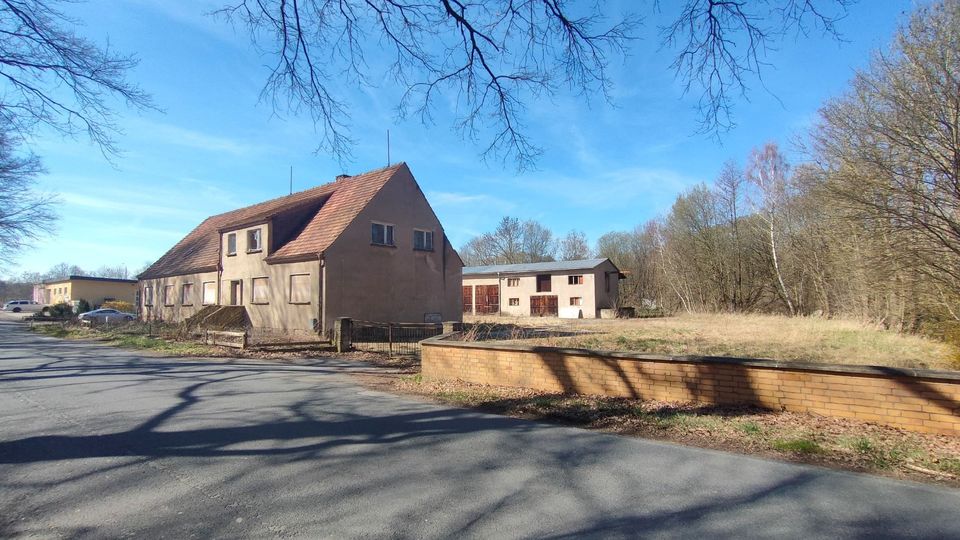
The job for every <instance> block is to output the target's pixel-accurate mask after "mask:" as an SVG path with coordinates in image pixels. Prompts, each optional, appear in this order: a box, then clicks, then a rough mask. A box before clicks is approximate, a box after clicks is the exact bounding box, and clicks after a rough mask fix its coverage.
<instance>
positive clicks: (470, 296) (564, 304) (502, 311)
mask: <svg viewBox="0 0 960 540" xmlns="http://www.w3.org/2000/svg"><path fill="white" fill-rule="evenodd" d="M622 278H623V274H622V273H621V272H620V270H619V269H618V268H617V267H616V266H615V265H614V264H613V263H612V262H610V259H586V260H579V261H556V262H543V263H524V264H495V265H489V266H466V267H464V268H463V312H464V313H465V314H468V315H513V316H533V317H562V318H586V319H593V318H597V317H599V316H600V310H602V309H615V308H616V303H617V296H618V294H619V284H620V279H622Z"/></svg>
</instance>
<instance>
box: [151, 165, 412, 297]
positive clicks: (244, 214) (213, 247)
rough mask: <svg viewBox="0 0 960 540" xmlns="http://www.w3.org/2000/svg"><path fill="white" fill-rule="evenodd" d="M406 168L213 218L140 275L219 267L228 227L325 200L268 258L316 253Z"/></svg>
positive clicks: (278, 259) (341, 181)
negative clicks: (301, 226)
mask: <svg viewBox="0 0 960 540" xmlns="http://www.w3.org/2000/svg"><path fill="white" fill-rule="evenodd" d="M406 167H407V165H406V164H405V163H399V164H397V165H392V166H390V167H385V168H382V169H377V170H374V171H370V172H366V173H363V174H360V175H356V176H350V177H346V178H343V179H339V180H337V181H335V182H330V183H329V184H324V185H322V186H317V187H315V188H311V189H308V190H305V191H300V192H297V193H294V194H292V195H287V196H285V197H279V198H277V199H271V200H269V201H265V202H262V203H259V204H254V205H252V206H247V207H246V208H240V209H238V210H232V211H230V212H226V213H223V214H218V215H216V216H212V217H209V218H207V219H205V220H204V221H203V223H201V224H200V225H198V226H197V228H195V229H193V230H192V231H190V234H188V235H187V236H185V237H184V238H183V240H180V241H179V242H177V244H176V245H174V246H173V247H172V248H170V250H169V251H167V252H166V253H165V254H164V255H163V256H162V257H160V259H158V260H157V262H155V263H153V264H152V265H151V266H150V267H149V268H147V269H146V270H145V271H144V272H143V273H141V274H140V276H139V277H140V279H151V278H157V277H163V276H176V275H182V274H193V273H196V272H209V271H213V270H216V269H217V265H218V263H219V257H220V231H221V230H222V229H227V228H230V227H234V226H239V225H243V224H253V223H256V222H257V221H267V220H268V219H269V218H270V217H272V216H273V215H275V214H277V213H279V212H283V211H285V210H289V209H291V208H296V207H302V206H303V205H305V204H310V203H312V202H313V203H322V206H321V207H320V210H319V211H318V212H317V214H316V215H315V216H314V217H313V218H312V219H310V221H309V222H308V223H307V225H306V227H304V229H303V231H301V232H300V234H298V235H297V236H295V237H294V238H293V239H292V240H290V241H289V242H287V243H286V244H285V245H283V246H281V247H280V248H279V249H277V251H275V252H274V253H272V254H271V255H270V256H269V257H268V258H267V261H268V262H283V261H289V260H302V259H304V258H307V257H311V256H316V255H317V254H318V253H320V252H322V251H324V250H325V249H327V248H328V247H329V246H330V244H332V243H333V241H334V240H336V239H337V237H338V236H340V233H342V232H343V229H344V228H346V226H347V225H348V224H349V223H350V222H351V221H353V219H354V218H355V217H356V216H357V214H358V213H360V211H361V210H363V208H364V207H365V206H366V205H367V203H369V202H370V199H372V198H373V196H374V195H376V193H377V192H378V191H380V188H382V187H383V186H384V184H386V183H387V181H388V180H390V178H392V177H393V175H394V174H395V173H396V172H397V171H398V170H400V169H402V168H403V169H405V168H406Z"/></svg>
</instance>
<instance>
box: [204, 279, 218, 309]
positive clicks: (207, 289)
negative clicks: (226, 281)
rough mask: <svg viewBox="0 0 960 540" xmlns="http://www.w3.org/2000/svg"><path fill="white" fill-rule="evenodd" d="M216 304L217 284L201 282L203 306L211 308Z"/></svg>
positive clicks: (214, 282)
mask: <svg viewBox="0 0 960 540" xmlns="http://www.w3.org/2000/svg"><path fill="white" fill-rule="evenodd" d="M216 303H217V282H216V281H204V282H203V305H205V306H211V305H213V304H216Z"/></svg>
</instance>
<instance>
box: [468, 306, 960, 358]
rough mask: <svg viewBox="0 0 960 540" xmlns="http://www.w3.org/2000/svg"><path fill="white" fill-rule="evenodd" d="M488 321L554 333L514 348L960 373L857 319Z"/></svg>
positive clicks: (920, 347) (932, 349)
mask: <svg viewBox="0 0 960 540" xmlns="http://www.w3.org/2000/svg"><path fill="white" fill-rule="evenodd" d="M485 320H486V321H491V322H492V321H496V322H498V323H514V324H516V325H518V326H524V327H537V328H539V329H540V330H541V331H546V332H541V335H540V336H539V337H537V336H535V337H531V338H527V339H518V338H516V337H515V336H506V337H507V341H508V342H516V343H522V344H525V345H543V346H555V347H573V348H586V349H600V350H615V351H628V352H643V353H654V354H668V355H688V354H689V355H704V356H733V357H741V358H768V359H773V360H781V361H800V362H819V363H836V364H855V365H882V366H891V367H909V368H925V369H946V370H956V369H960V352H958V351H957V349H956V348H955V347H953V346H951V345H948V344H946V343H942V342H939V341H936V340H933V339H929V338H925V337H922V336H917V335H909V334H898V333H896V332H891V331H888V330H884V329H881V328H876V327H873V326H870V325H866V324H863V323H860V322H856V321H850V320H837V319H824V318H819V317H783V316H776V315H745V314H684V315H678V316H674V317H663V318H650V319H618V320H593V319H585V320H567V319H537V318H523V319H513V318H510V319H507V318H496V319H485ZM551 330H552V331H553V333H554V334H556V333H561V332H560V331H561V330H563V331H565V332H564V333H566V334H568V335H550V332H549V331H551ZM544 334H545V335H544Z"/></svg>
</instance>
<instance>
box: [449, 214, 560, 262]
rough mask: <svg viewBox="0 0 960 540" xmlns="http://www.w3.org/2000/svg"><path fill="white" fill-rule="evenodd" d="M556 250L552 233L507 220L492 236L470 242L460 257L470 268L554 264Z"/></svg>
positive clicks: (536, 225)
mask: <svg viewBox="0 0 960 540" xmlns="http://www.w3.org/2000/svg"><path fill="white" fill-rule="evenodd" d="M556 251H557V246H556V242H554V240H553V233H552V232H550V229H547V228H546V227H544V226H543V225H541V224H540V223H538V222H536V221H533V220H527V221H520V220H519V219H517V218H513V217H509V216H506V217H504V218H502V219H501V220H500V223H498V224H497V228H496V229H495V230H494V231H493V232H489V233H484V234H482V235H480V236H477V237H475V238H473V239H471V240H470V241H469V242H467V243H466V245H464V246H463V247H462V248H460V256H461V257H462V258H463V260H464V262H465V263H466V264H467V265H468V266H471V265H486V264H518V263H528V262H545V261H552V260H553V257H554V255H555V254H556Z"/></svg>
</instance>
